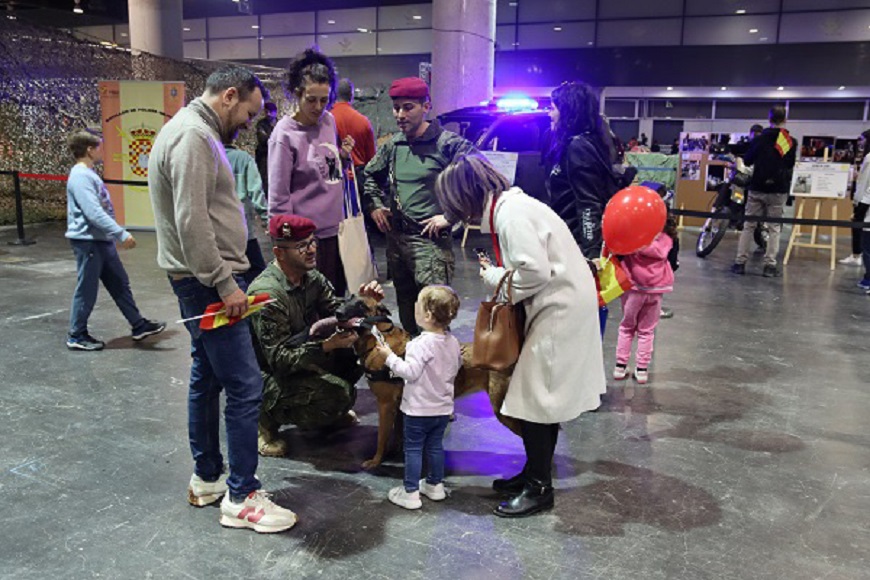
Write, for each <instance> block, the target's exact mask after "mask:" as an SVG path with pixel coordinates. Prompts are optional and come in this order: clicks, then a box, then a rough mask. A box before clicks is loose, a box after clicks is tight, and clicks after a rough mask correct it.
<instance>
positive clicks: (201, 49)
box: [184, 40, 208, 60]
mask: <svg viewBox="0 0 870 580" xmlns="http://www.w3.org/2000/svg"><path fill="white" fill-rule="evenodd" d="M184 58H199V59H202V60H205V59H207V58H208V43H207V42H206V41H205V40H185V41H184Z"/></svg>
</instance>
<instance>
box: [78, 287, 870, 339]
mask: <svg viewBox="0 0 870 580" xmlns="http://www.w3.org/2000/svg"><path fill="white" fill-rule="evenodd" d="M858 288H860V289H861V290H870V280H868V279H867V278H862V279H861V281H860V282H858ZM67 345H69V343H67Z"/></svg>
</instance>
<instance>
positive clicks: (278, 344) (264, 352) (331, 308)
mask: <svg viewBox="0 0 870 580" xmlns="http://www.w3.org/2000/svg"><path fill="white" fill-rule="evenodd" d="M315 228H316V226H315V224H314V222H313V221H311V220H310V219H307V218H303V217H300V216H295V215H275V216H272V218H271V220H270V221H269V235H270V236H271V237H272V241H273V245H274V247H273V251H274V253H275V260H274V261H273V262H272V263H270V264H269V265H268V266H267V267H266V270H265V271H264V272H263V273H262V274H260V275H259V276H258V277H257V278H256V279H255V280H254V281H253V282H252V283H251V285H250V287H249V288H248V294H249V295H254V294H260V293H264V292H265V293H267V294H269V296H270V297H271V298H273V299H275V302H273V303H271V304H268V305H266V306H265V307H263V308H262V309H261V310H259V311H258V312H256V313H254V314H252V315H251V317H250V319H251V327H252V329H253V334H254V347H255V350H256V352H257V360H258V362H259V363H260V370H261V372H262V374H263V382H264V386H263V406H262V408H261V410H260V423H259V439H258V449H259V452H260V454H261V455H265V456H272V457H277V456H282V455H285V454H286V451H287V445H286V442H285V441H284V440H283V439H281V438H280V436H279V435H278V430H279V429H280V427H281V426H282V425H287V424H293V425H296V426H297V427H300V428H302V429H314V428H319V427H329V426H344V425H349V424H353V423H355V422H356V415H355V414H354V413H353V411H352V410H351V409H352V407H353V404H354V401H355V400H356V382H357V381H358V380H359V379H360V377H362V375H363V369H362V367H361V366H360V364H359V362H358V360H357V357H356V354H355V353H354V351H353V349H352V346H353V343H354V342H355V341H356V338H357V335H356V333H355V332H353V331H341V330H336V331H335V332H334V333H332V334H331V335H330V336H329V337H328V338H326V339H325V340H324V339H319V338H316V337H317V336H319V335H320V334H321V333H322V330H323V329H324V328H329V327H330V326H334V325H335V318H334V314H335V310H336V308H338V306H339V304H341V299H340V298H337V297H336V296H335V294H334V293H333V289H332V284H330V283H329V281H328V280H327V279H326V278H325V277H324V276H323V274H321V273H320V272H318V271H317V270H316V269H315V268H316V266H317V257H316V256H317V239H316V238H315V237H314V230H315ZM359 294H360V295H362V296H371V297H373V298H376V299H378V300H380V299H382V298H383V290H382V289H381V287H380V285H379V284H378V283H377V282H371V283H369V284H367V285H366V286H364V287H361V288H360V289H359Z"/></svg>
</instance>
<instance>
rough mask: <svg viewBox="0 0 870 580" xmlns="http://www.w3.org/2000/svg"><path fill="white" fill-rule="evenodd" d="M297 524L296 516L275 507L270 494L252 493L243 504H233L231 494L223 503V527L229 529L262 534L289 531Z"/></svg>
mask: <svg viewBox="0 0 870 580" xmlns="http://www.w3.org/2000/svg"><path fill="white" fill-rule="evenodd" d="M295 524H296V514H294V513H293V512H292V511H290V510H288V509H286V508H282V507H281V506H278V505H275V504H274V503H273V502H272V500H270V499H269V494H268V493H266V492H265V491H263V490H260V489H258V490H257V491H252V492H251V493H249V494H248V497H246V498H245V501H243V502H242V503H233V501H232V500H231V499H230V494H226V495H225V496H224V500H223V501H222V502H221V525H222V526H225V527H227V528H251V529H252V530H254V531H255V532H259V533H261V534H274V533H276V532H283V531H284V530H289V529H290V528H292V527H293V526H294V525H295Z"/></svg>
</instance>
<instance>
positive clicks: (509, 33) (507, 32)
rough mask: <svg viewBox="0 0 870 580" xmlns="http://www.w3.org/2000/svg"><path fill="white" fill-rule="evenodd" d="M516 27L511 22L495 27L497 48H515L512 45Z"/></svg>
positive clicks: (514, 39)
mask: <svg viewBox="0 0 870 580" xmlns="http://www.w3.org/2000/svg"><path fill="white" fill-rule="evenodd" d="M516 30H517V27H516V26H514V25H513V24H511V25H509V26H496V27H495V44H496V47H497V49H498V50H516V49H517V47H516V46H514V43H515V42H516V41H517V40H516V38H517V37H516Z"/></svg>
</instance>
